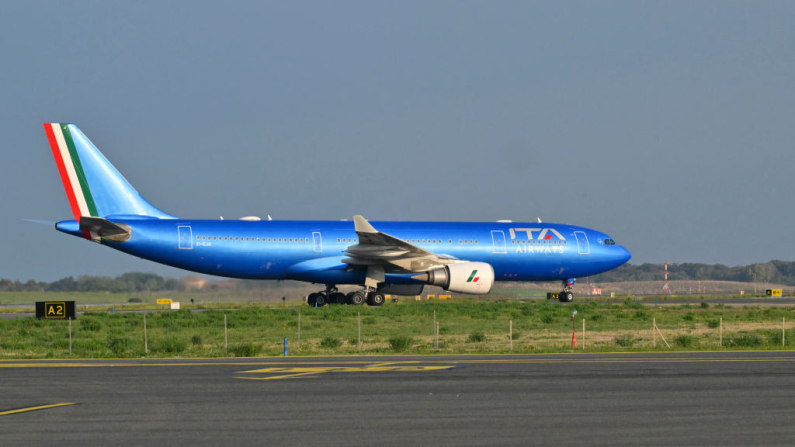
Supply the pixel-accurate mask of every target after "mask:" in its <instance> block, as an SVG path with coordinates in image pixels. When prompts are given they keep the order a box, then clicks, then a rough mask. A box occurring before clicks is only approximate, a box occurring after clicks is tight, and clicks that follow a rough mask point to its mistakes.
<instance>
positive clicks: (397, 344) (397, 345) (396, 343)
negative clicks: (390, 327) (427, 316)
mask: <svg viewBox="0 0 795 447" xmlns="http://www.w3.org/2000/svg"><path fill="white" fill-rule="evenodd" d="M413 344H414V339H413V338H411V337H406V336H404V335H399V336H397V337H392V338H390V339H389V346H390V347H391V348H392V350H393V351H395V352H403V351H405V350H407V349H409V348H410V347H411V345H413Z"/></svg>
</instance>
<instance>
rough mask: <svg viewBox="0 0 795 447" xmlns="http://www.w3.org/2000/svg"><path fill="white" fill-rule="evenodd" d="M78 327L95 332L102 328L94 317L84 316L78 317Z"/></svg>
mask: <svg viewBox="0 0 795 447" xmlns="http://www.w3.org/2000/svg"><path fill="white" fill-rule="evenodd" d="M80 329H82V330H84V331H91V332H97V331H99V330H100V329H102V323H100V322H99V320H97V319H95V318H91V317H85V316H84V317H83V318H81V319H80Z"/></svg>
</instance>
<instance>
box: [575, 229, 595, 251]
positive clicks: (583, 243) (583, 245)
mask: <svg viewBox="0 0 795 447" xmlns="http://www.w3.org/2000/svg"><path fill="white" fill-rule="evenodd" d="M574 237H576V238H577V253H579V254H581V255H589V254H591V246H590V245H589V244H588V236H587V235H586V234H585V232H584V231H575V232H574Z"/></svg>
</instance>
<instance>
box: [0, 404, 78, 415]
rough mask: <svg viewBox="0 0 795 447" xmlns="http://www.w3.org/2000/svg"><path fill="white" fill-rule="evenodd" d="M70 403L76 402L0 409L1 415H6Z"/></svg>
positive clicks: (63, 405)
mask: <svg viewBox="0 0 795 447" xmlns="http://www.w3.org/2000/svg"><path fill="white" fill-rule="evenodd" d="M69 405H74V402H65V403H61V404H52V405H40V406H38V407H28V408H19V409H17V410H8V411H0V416H6V415H9V414H17V413H26V412H28V411H36V410H46V409H47V408H56V407H66V406H69Z"/></svg>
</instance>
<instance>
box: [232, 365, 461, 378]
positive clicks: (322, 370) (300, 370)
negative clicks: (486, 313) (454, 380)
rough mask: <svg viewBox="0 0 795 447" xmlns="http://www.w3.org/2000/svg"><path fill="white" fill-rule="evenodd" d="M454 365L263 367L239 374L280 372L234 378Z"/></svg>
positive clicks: (436, 369)
mask: <svg viewBox="0 0 795 447" xmlns="http://www.w3.org/2000/svg"><path fill="white" fill-rule="evenodd" d="M453 368H455V366H452V365H449V366H421V365H411V366H410V365H403V366H400V365H395V366H379V365H376V366H365V367H361V368H358V367H350V366H348V367H345V366H321V367H314V368H264V369H254V370H251V371H240V372H239V374H280V375H277V376H271V377H236V379H253V380H273V379H286V378H290V377H299V376H308V375H314V374H325V373H332V372H337V373H338V372H358V373H362V372H422V371H441V370H445V369H453Z"/></svg>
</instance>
